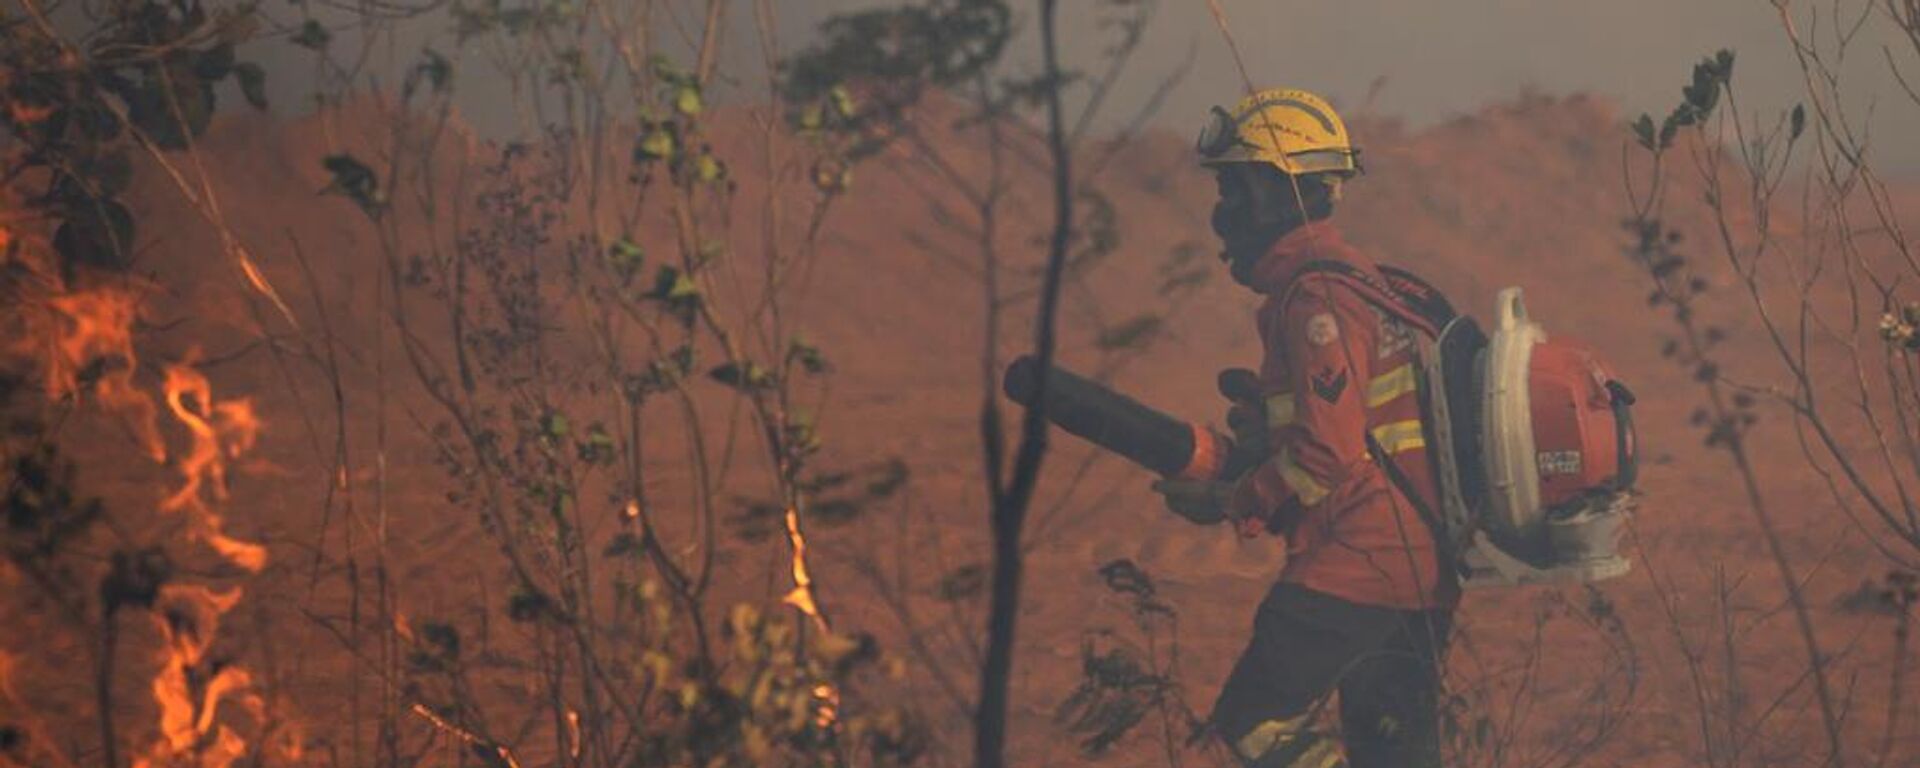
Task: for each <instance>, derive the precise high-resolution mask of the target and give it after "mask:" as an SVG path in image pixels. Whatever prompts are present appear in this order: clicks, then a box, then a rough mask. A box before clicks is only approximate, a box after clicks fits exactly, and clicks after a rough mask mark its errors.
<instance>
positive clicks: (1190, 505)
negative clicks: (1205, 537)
mask: <svg viewBox="0 0 1920 768" xmlns="http://www.w3.org/2000/svg"><path fill="white" fill-rule="evenodd" d="M1153 490H1154V491H1156V492H1158V493H1159V494H1160V495H1161V497H1163V498H1164V499H1165V500H1166V503H1167V509H1168V510H1169V511H1171V512H1173V513H1174V514H1176V515H1179V516H1181V517H1184V518H1186V519H1187V520H1188V521H1190V522H1193V523H1195V524H1197V525H1213V524H1215V523H1219V522H1221V521H1224V520H1226V519H1227V503H1228V501H1229V500H1230V499H1231V498H1232V496H1233V484H1231V483H1216V482H1213V481H1210V480H1160V481H1158V482H1155V483H1154V484H1153Z"/></svg>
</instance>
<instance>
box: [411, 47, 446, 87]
mask: <svg viewBox="0 0 1920 768" xmlns="http://www.w3.org/2000/svg"><path fill="white" fill-rule="evenodd" d="M413 71H414V72H416V73H418V76H419V77H421V78H424V79H425V80H426V81H427V86H428V87H430V88H432V89H433V92H434V93H441V94H444V93H446V92H447V88H448V87H450V86H451V85H452V84H453V62H450V61H447V57H445V56H442V55H440V52H439V51H435V50H434V49H432V48H428V49H426V50H424V51H422V52H421V61H420V63H419V64H416V65H414V70H413Z"/></svg>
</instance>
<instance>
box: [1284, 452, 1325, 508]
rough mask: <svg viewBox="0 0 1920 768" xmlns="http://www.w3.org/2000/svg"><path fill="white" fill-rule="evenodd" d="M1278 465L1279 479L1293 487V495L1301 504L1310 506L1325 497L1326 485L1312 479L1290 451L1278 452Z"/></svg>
mask: <svg viewBox="0 0 1920 768" xmlns="http://www.w3.org/2000/svg"><path fill="white" fill-rule="evenodd" d="M1279 467H1280V479H1281V480H1283V481H1285V482H1286V484H1287V487H1289V488H1292V489H1293V493H1294V495H1296V496H1299V497H1300V503H1301V504H1302V505H1304V506H1309V507H1311V506H1313V505H1315V504H1318V503H1320V501H1321V500H1322V499H1325V498H1326V497H1327V494H1328V493H1329V491H1328V490H1327V487H1326V486H1324V485H1321V484H1320V481H1319V480H1316V479H1314V477H1313V475H1312V474H1311V473H1309V472H1307V470H1306V468H1304V467H1302V466H1300V464H1299V463H1297V462H1295V461H1294V460H1293V454H1292V453H1291V452H1289V451H1285V450H1283V451H1281V452H1280V463H1279Z"/></svg>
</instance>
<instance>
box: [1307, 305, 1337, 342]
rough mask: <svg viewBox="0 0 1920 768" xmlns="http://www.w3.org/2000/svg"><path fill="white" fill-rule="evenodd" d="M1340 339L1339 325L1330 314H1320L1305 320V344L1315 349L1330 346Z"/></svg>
mask: <svg viewBox="0 0 1920 768" xmlns="http://www.w3.org/2000/svg"><path fill="white" fill-rule="evenodd" d="M1338 338H1340V323H1339V322H1338V321H1335V320H1334V319H1333V313H1332V312H1322V313H1320V314H1317V315H1314V316H1313V317H1309V318H1307V343H1308V344H1312V345H1314V346H1316V347H1324V346H1326V345H1328V344H1332V343H1333V342H1334V340H1335V339H1338Z"/></svg>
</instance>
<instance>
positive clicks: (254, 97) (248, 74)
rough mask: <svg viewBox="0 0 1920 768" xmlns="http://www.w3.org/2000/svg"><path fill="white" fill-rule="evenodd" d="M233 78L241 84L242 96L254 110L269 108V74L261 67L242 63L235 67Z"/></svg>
mask: <svg viewBox="0 0 1920 768" xmlns="http://www.w3.org/2000/svg"><path fill="white" fill-rule="evenodd" d="M233 78H234V79H235V80H237V81H239V83H240V95H242V96H245V97H246V99H247V103H248V104H251V105H253V108H254V109H266V108H267V73H266V70H263V69H261V68H260V65H258V64H255V63H253V62H250V61H248V62H242V63H239V64H235V65H234V66H233Z"/></svg>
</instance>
